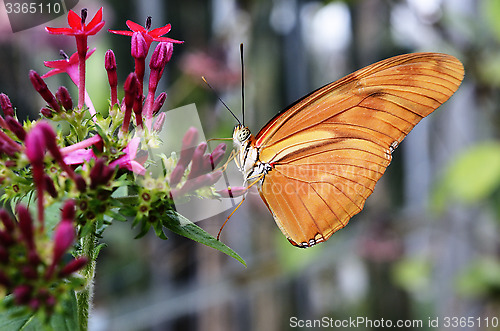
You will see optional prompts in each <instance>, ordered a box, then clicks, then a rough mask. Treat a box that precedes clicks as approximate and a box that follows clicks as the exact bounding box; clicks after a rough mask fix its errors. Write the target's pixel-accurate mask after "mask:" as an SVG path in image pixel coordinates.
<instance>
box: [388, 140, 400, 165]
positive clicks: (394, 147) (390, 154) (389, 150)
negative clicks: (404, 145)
mask: <svg viewBox="0 0 500 331" xmlns="http://www.w3.org/2000/svg"><path fill="white" fill-rule="evenodd" d="M397 147H398V141H397V140H395V141H394V142H393V143H392V144H391V146H389V149H388V150H386V151H385V157H386V158H387V159H389V160H390V159H391V158H392V153H393V152H394V150H395V149H396V148H397Z"/></svg>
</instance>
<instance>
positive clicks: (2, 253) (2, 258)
mask: <svg viewBox="0 0 500 331" xmlns="http://www.w3.org/2000/svg"><path fill="white" fill-rule="evenodd" d="M8 262H9V252H8V251H7V248H5V247H4V246H3V245H0V264H1V263H8Z"/></svg>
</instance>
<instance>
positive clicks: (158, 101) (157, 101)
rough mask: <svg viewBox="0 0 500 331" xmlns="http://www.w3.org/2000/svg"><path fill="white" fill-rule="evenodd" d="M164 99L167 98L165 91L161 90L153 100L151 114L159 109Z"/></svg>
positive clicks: (154, 113)
mask: <svg viewBox="0 0 500 331" xmlns="http://www.w3.org/2000/svg"><path fill="white" fill-rule="evenodd" d="M166 99H167V93H165V92H161V93H160V94H159V95H158V96H157V97H156V99H155V102H154V103H153V115H156V114H157V113H158V112H159V111H160V109H161V107H162V106H163V104H164V103H165V100H166Z"/></svg>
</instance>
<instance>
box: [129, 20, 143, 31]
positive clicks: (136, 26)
mask: <svg viewBox="0 0 500 331" xmlns="http://www.w3.org/2000/svg"><path fill="white" fill-rule="evenodd" d="M125 23H126V24H127V26H128V28H129V29H130V30H132V31H134V32H147V30H146V28H144V27H143V26H142V25H140V24H137V23H135V22H132V21H131V20H127V22H125Z"/></svg>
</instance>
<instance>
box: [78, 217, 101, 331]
mask: <svg viewBox="0 0 500 331" xmlns="http://www.w3.org/2000/svg"><path fill="white" fill-rule="evenodd" d="M95 232H96V223H95V222H93V224H92V229H91V230H90V231H89V233H88V234H87V235H86V236H85V237H83V238H82V239H81V242H82V255H83V256H86V257H88V259H89V263H88V264H87V265H86V266H85V267H84V268H83V269H82V270H81V271H80V274H81V275H82V276H83V277H84V278H85V279H86V282H85V287H84V288H83V289H82V290H81V291H78V292H77V293H76V300H77V304H78V323H79V324H80V331H87V329H88V323H89V315H90V310H91V308H92V297H93V295H94V275H95V268H96V252H95V250H96V247H97V246H96V244H97V242H96V236H95Z"/></svg>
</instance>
